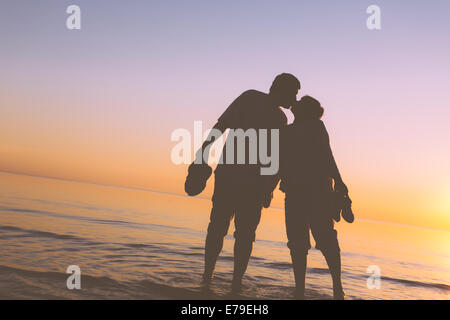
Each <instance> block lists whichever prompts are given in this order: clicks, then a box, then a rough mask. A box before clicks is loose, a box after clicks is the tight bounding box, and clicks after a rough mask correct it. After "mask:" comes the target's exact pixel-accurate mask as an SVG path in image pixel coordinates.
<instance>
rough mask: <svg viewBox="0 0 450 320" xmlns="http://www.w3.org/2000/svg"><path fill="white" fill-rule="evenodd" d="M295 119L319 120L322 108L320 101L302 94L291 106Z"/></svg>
mask: <svg viewBox="0 0 450 320" xmlns="http://www.w3.org/2000/svg"><path fill="white" fill-rule="evenodd" d="M291 111H292V113H293V114H294V116H295V120H319V119H321V118H322V116H323V112H324V109H323V108H322V106H321V105H320V102H319V101H317V100H316V99H314V98H313V97H310V96H303V97H302V98H301V99H300V100H299V101H298V102H297V103H296V104H295V105H294V106H292V108H291Z"/></svg>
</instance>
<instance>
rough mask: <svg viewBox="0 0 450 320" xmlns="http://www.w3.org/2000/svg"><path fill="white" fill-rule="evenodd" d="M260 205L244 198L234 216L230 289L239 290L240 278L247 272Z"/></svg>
mask: <svg viewBox="0 0 450 320" xmlns="http://www.w3.org/2000/svg"><path fill="white" fill-rule="evenodd" d="M261 210H262V205H261V203H259V201H258V199H252V198H246V201H245V203H240V205H239V207H238V209H237V211H236V214H235V220H234V223H235V228H236V231H235V233H234V238H235V241H234V272H233V284H232V289H233V291H234V292H239V291H240V290H241V284H242V277H243V276H244V273H245V271H246V270H247V266H248V262H249V260H250V255H251V253H252V249H253V242H254V241H255V234H256V228H257V227H258V224H259V221H260V220H261Z"/></svg>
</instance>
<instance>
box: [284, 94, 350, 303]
mask: <svg viewBox="0 0 450 320" xmlns="http://www.w3.org/2000/svg"><path fill="white" fill-rule="evenodd" d="M291 110H292V112H293V113H294V116H295V121H294V123H293V124H291V125H289V126H288V127H286V128H285V129H284V130H283V131H282V133H281V144H280V152H281V154H280V172H279V175H280V178H281V184H280V190H281V191H283V192H284V193H285V215H286V220H285V221H286V233H287V238H288V247H289V249H290V254H291V258H292V265H293V269H294V276H295V283H296V290H295V296H296V297H297V298H300V299H303V298H304V294H305V273H306V261H307V254H308V250H309V249H310V248H311V244H310V238H309V230H311V233H312V234H313V237H314V239H315V241H316V248H317V249H319V250H321V252H322V254H323V255H324V257H325V260H326V262H327V264H328V267H329V270H330V273H331V277H332V280H333V296H334V299H343V298H344V291H343V288H342V283H341V258H340V248H339V243H338V240H337V232H336V230H335V229H334V222H333V218H332V215H333V214H332V213H333V212H335V211H336V210H333V208H332V204H333V203H332V194H333V181H334V189H335V191H339V192H341V193H342V194H345V195H347V194H348V190H347V187H346V185H345V184H344V182H343V181H342V178H341V175H340V173H339V170H338V168H337V166H336V162H335V160H334V157H333V153H332V151H331V148H330V144H329V137H328V133H327V130H326V128H325V125H324V123H323V122H322V120H320V119H321V117H322V115H323V112H324V109H323V108H322V106H321V105H320V103H319V101H317V100H316V99H314V98H312V97H309V96H304V97H302V98H301V100H300V101H298V102H297V104H296V105H295V106H293V107H292V109H291Z"/></svg>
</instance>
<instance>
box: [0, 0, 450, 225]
mask: <svg viewBox="0 0 450 320" xmlns="http://www.w3.org/2000/svg"><path fill="white" fill-rule="evenodd" d="M242 2H243V1H112V0H108V1H106V0H97V1H91V0H89V1H88V0H85V1H84V0H83V1H82V0H77V1H60V0H54V1H39V2H38V1H16V0H14V1H13V0H6V1H2V2H1V4H0V39H1V50H0V171H9V172H20V173H26V174H33V175H40V176H50V177H59V178H68V179H75V180H82V181H89V182H96V183H105V184H114V185H120V186H129V187H140V188H146V189H152V190H158V191H165V192H173V193H183V192H184V191H183V184H184V179H185V174H186V166H185V165H180V166H176V165H175V164H173V163H172V162H171V159H170V153H171V149H172V148H173V146H174V145H175V144H176V143H175V142H172V141H171V140H170V136H171V133H172V132H173V131H174V130H175V129H177V128H186V129H188V130H190V131H192V130H193V124H194V121H195V120H202V121H203V123H204V126H205V130H206V129H207V127H209V126H211V125H213V124H214V123H215V121H216V120H217V118H218V117H219V116H220V115H221V114H222V112H223V111H224V110H225V108H226V107H227V106H228V105H229V104H230V103H231V102H232V101H233V100H234V99H235V98H236V97H237V96H238V95H239V94H240V93H242V92H243V91H245V90H247V89H257V90H260V91H264V92H267V91H268V88H269V87H270V84H271V82H272V80H273V78H274V77H275V76H276V75H277V74H279V73H281V72H289V73H293V74H294V75H296V76H297V77H298V78H299V79H300V81H301V83H302V89H301V91H300V92H299V96H301V95H304V94H309V95H312V96H314V97H316V98H317V99H318V100H320V101H321V103H322V105H323V106H324V108H325V110H326V113H325V116H324V118H323V120H324V122H325V124H326V126H327V129H328V131H329V134H330V137H331V143H332V147H333V150H334V154H335V157H336V160H337V162H338V165H339V167H340V170H341V173H342V175H343V177H344V180H345V182H346V183H347V185H348V187H349V189H350V194H351V197H352V198H353V200H354V208H355V212H356V213H357V216H358V217H361V218H367V219H373V220H382V221H390V222H396V223H404V224H412V225H419V226H425V227H432V228H440V229H447V230H450V127H449V121H450V105H449V104H450V103H449V101H450V88H449V83H450V59H449V57H450V38H449V30H450V19H449V15H450V2H449V1H448V0H442V1H439V0H433V1H429V2H426V1H373V0H371V1H345V2H342V3H341V2H338V1H331V0H330V1H317V0H315V1H312V0H310V1H276V2H275V1H265V0H261V1H245V3H242ZM71 4H77V5H79V6H80V7H81V30H68V29H67V28H66V18H67V17H68V14H66V8H67V6H69V5H71ZM371 4H377V5H379V6H380V8H381V26H382V29H381V30H377V31H370V30H368V29H367V27H366V19H367V16H368V15H367V14H366V8H367V7H368V6H369V5H371ZM211 187H212V179H211V180H210V181H209V185H208V190H207V191H206V192H205V194H204V196H209V195H210V194H211ZM273 205H275V206H279V207H281V206H282V198H281V195H280V194H278V195H277V198H276V199H275V201H274V204H273Z"/></svg>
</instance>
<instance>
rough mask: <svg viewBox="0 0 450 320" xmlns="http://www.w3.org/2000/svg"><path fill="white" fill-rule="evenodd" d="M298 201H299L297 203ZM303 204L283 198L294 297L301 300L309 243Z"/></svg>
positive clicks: (303, 294) (303, 291) (297, 200)
mask: <svg viewBox="0 0 450 320" xmlns="http://www.w3.org/2000/svg"><path fill="white" fill-rule="evenodd" d="M299 200H300V201H299ZM304 205H305V202H303V201H301V199H298V198H293V200H292V198H291V199H290V198H289V197H288V196H286V198H285V215H286V218H285V222H286V234H287V238H288V244H287V245H288V247H289V250H290V253H291V259H292V267H293V270H294V278H295V287H296V290H295V297H296V298H298V299H303V298H304V296H305V276H306V262H307V254H308V250H309V249H310V248H311V245H310V241H309V225H308V223H307V219H305V216H306V214H305V212H304V211H305V210H306V209H307V208H305V207H304Z"/></svg>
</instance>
